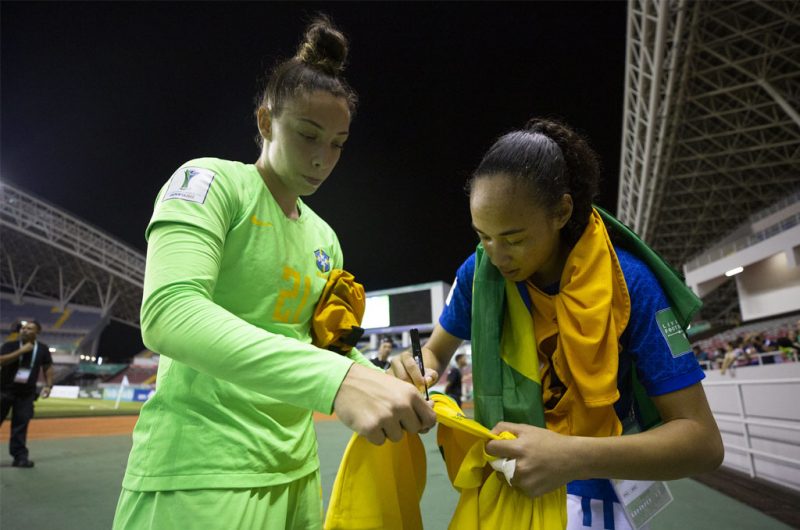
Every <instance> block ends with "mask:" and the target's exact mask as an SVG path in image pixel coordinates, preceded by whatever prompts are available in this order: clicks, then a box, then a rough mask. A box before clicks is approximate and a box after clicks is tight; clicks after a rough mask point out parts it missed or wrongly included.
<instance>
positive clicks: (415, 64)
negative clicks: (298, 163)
mask: <svg viewBox="0 0 800 530" xmlns="http://www.w3.org/2000/svg"><path fill="white" fill-rule="evenodd" d="M0 6H1V7H0V10H2V12H1V13H0V15H2V28H1V29H2V37H1V38H2V42H1V43H0V44H2V46H1V47H2V51H1V52H0V54H1V55H0V61H1V63H0V65H1V68H2V76H0V90H1V94H2V108H1V109H0V111H1V112H2V146H1V147H2V161H1V166H0V170H1V171H2V178H3V179H5V180H7V181H9V182H12V183H14V184H16V185H18V186H20V187H22V188H23V189H25V190H27V191H29V192H31V193H33V194H34V195H37V196H39V197H41V198H43V199H45V200H47V201H49V202H52V203H54V204H56V205H58V206H60V207H61V208H63V209H65V210H67V211H69V212H71V213H73V214H75V215H77V216H78V217H80V218H82V219H84V220H86V221H88V222H89V223H91V224H93V225H95V226H97V227H99V228H101V229H103V230H105V231H107V232H109V233H110V234H112V235H113V236H116V237H117V238H119V239H120V240H122V241H124V242H126V243H128V244H130V245H131V246H133V247H135V248H138V249H140V250H142V251H144V249H145V240H144V229H145V226H146V225H147V221H148V219H149V217H150V214H151V212H152V207H153V200H154V198H155V195H156V193H157V191H158V189H159V188H160V187H161V185H162V184H163V183H164V182H165V181H166V179H167V178H168V177H169V176H170V175H171V174H172V173H173V171H174V170H175V169H176V168H177V167H178V166H179V165H180V164H181V163H183V162H184V161H186V160H189V159H192V158H196V157H201V156H215V157H219V158H227V159H233V160H241V161H246V162H254V161H255V160H256V158H257V157H258V148H257V147H256V144H255V142H254V141H253V137H254V135H255V134H256V132H257V130H256V126H255V121H254V117H253V109H254V101H255V98H256V96H257V94H258V92H259V87H260V86H261V84H262V80H263V78H264V75H265V71H266V70H267V69H268V68H269V67H270V66H272V65H273V64H274V63H275V62H276V61H277V60H278V59H281V58H286V57H289V56H291V55H293V54H294V51H295V48H296V46H297V44H298V42H299V40H300V37H301V34H302V30H303V28H304V27H305V25H306V22H307V21H308V20H309V18H310V17H311V16H312V15H313V14H314V13H315V12H316V11H324V12H326V13H328V14H329V15H331V17H332V18H333V20H334V21H335V22H336V24H337V25H339V26H340V28H341V29H342V30H343V31H344V32H345V33H346V34H347V35H348V37H349V38H350V44H351V51H350V56H349V61H348V63H349V66H348V68H347V70H346V78H347V79H348V81H349V82H350V84H351V85H352V86H353V87H354V88H355V90H356V91H357V92H358V94H359V97H360V100H361V103H360V106H359V109H358V114H357V116H356V119H355V121H354V122H353V125H352V127H351V131H350V132H351V135H350V139H349V141H348V143H347V147H346V149H345V152H344V154H343V156H342V159H341V161H340V162H339V165H338V166H337V167H336V169H335V170H334V172H333V174H332V176H331V178H330V179H329V180H328V181H327V182H326V183H325V185H324V186H323V187H322V188H321V189H320V190H319V191H318V192H317V193H316V194H315V195H313V196H311V197H307V198H304V200H305V201H306V202H307V203H308V204H309V205H311V207H312V208H314V210H315V211H316V212H317V213H319V214H320V215H321V216H322V218H323V219H325V220H326V221H328V223H329V224H330V225H331V226H332V227H333V228H334V230H336V232H337V234H338V235H339V239H340V241H341V243H342V248H343V250H344V254H345V268H347V269H348V270H350V271H351V272H353V273H354V274H355V275H356V278H357V279H358V280H360V281H361V282H362V283H364V285H365V287H366V289H367V291H370V290H376V289H384V288H390V287H397V286H402V285H409V284H414V283H422V282H429V281H439V280H443V281H447V282H450V281H451V280H452V277H453V275H454V272H455V270H456V268H457V267H458V265H459V264H460V263H461V261H463V259H464V258H465V257H466V256H467V255H468V254H469V253H470V252H471V251H472V249H473V248H474V246H475V244H476V242H477V239H476V237H475V235H474V233H473V232H472V230H471V229H470V219H469V212H468V207H467V206H468V205H467V198H466V195H465V194H464V192H463V185H464V181H465V179H466V178H467V176H468V175H469V173H470V172H471V171H472V170H473V169H474V168H475V166H476V165H477V163H478V161H479V160H480V158H481V156H482V154H483V153H484V152H485V151H486V149H487V148H488V147H489V146H490V145H491V143H492V142H493V141H494V140H495V139H496V138H497V137H498V136H499V135H501V134H503V133H504V132H507V131H509V130H511V129H513V128H518V127H521V126H522V125H523V124H524V123H525V121H526V120H527V119H528V118H529V117H532V116H550V117H558V118H561V119H563V120H565V121H566V122H568V123H570V124H571V125H573V126H574V127H576V128H578V129H580V130H581V131H583V132H584V133H585V134H586V135H587V136H588V137H589V139H590V141H591V143H592V145H593V146H594V147H595V149H596V150H597V151H598V153H599V154H600V156H601V159H602V162H603V166H604V171H603V176H604V179H605V181H604V183H603V184H602V186H601V188H602V195H601V196H600V198H599V200H598V203H599V204H601V205H603V206H605V207H607V208H610V209H611V210H612V211H613V210H615V209H616V193H617V189H616V188H617V178H618V173H619V154H620V138H621V128H622V104H623V97H624V73H625V27H626V13H627V12H626V9H627V4H626V3H624V2H597V3H593V2H553V3H549V2H532V3H456V2H446V3H433V4H430V3H331V4H317V3H266V2H263V3H262V2H260V3H197V4H195V3H155V2H152V3H119V2H113V3H106V2H104V3H95V2H90V3H69V2H59V3H55V2H46V3H30V2H24V3H15V2H5V1H4V2H2V4H0Z"/></svg>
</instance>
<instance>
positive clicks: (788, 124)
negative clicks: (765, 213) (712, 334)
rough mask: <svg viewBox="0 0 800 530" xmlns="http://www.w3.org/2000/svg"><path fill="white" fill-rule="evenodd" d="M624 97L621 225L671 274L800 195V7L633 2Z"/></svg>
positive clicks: (719, 308)
mask: <svg viewBox="0 0 800 530" xmlns="http://www.w3.org/2000/svg"><path fill="white" fill-rule="evenodd" d="M625 87H626V88H625V107H624V117H623V139H622V156H621V170H620V182H619V200H618V205H617V206H618V208H617V213H618V215H619V217H620V219H621V220H622V221H624V222H625V223H627V224H628V225H629V226H631V228H633V229H634V230H635V231H636V232H637V233H639V234H640V235H641V236H642V238H643V239H644V240H645V241H647V242H648V243H649V244H650V245H651V246H653V248H655V249H656V250H657V251H659V252H660V253H661V254H662V255H663V256H664V257H665V258H666V259H667V260H668V261H670V262H671V263H672V264H673V265H675V266H680V265H682V264H684V263H685V262H687V261H688V260H689V259H690V258H692V257H693V256H694V255H696V254H698V253H700V252H702V251H703V250H705V249H706V248H708V247H709V246H710V245H712V244H713V243H715V242H716V241H718V240H720V239H722V238H723V237H724V236H725V235H726V234H728V233H729V232H731V231H733V230H734V229H736V228H737V227H738V226H739V225H740V224H741V223H742V221H744V220H745V219H747V218H748V217H749V216H750V215H751V214H753V213H754V212H757V211H758V210H761V209H763V208H766V207H768V206H770V205H771V204H773V203H775V202H777V201H778V200H780V198H782V197H784V196H786V195H789V194H790V193H792V192H794V191H797V190H798V189H800V114H799V111H800V2H797V1H777V0H776V1H767V2H754V1H738V2H729V1H702V2H696V1H692V0H672V1H669V0H631V2H630V5H629V10H628V50H627V66H626V84H625ZM733 292H735V291H733V290H732V289H721V290H720V291H719V293H716V298H720V299H719V300H708V301H706V305H707V307H708V310H705V311H704V316H705V317H706V318H712V319H713V318H715V317H720V316H722V317H724V316H726V315H723V314H722V313H725V312H729V310H730V307H731V301H730V300H729V298H730V296H732V293H733ZM717 302H718V303H717ZM715 313H716V314H715Z"/></svg>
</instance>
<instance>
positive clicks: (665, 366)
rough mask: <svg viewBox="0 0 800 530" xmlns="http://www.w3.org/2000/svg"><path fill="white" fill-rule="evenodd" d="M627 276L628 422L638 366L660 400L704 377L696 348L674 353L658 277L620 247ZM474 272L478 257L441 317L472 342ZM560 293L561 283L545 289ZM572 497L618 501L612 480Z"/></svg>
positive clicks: (621, 380) (623, 367)
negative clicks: (663, 323) (662, 320)
mask: <svg viewBox="0 0 800 530" xmlns="http://www.w3.org/2000/svg"><path fill="white" fill-rule="evenodd" d="M615 251H616V253H617V258H618V259H619V264H620V267H621V268H622V274H623V276H624V277H625V282H626V284H627V287H628V293H629V295H630V299H631V315H630V320H629V321H628V325H627V327H626V328H625V331H624V332H623V334H622V336H621V337H620V360H619V361H620V362H619V372H618V375H617V386H618V387H619V392H620V399H619V400H618V401H617V403H615V405H614V408H615V409H616V412H617V415H618V416H619V418H620V420H624V419H625V418H626V416H627V415H628V414H629V412H630V410H631V406H632V403H633V391H632V389H631V383H630V379H631V378H630V371H631V368H632V366H633V363H634V362H635V364H636V370H637V372H636V373H637V376H638V378H639V381H641V383H642V385H643V386H644V388H645V390H646V391H647V394H648V395H650V396H659V395H662V394H668V393H670V392H674V391H676V390H680V389H683V388H687V387H689V386H692V385H693V384H695V383H697V382H699V381H700V380H702V379H703V378H704V377H705V375H704V373H703V370H702V369H701V368H700V365H699V364H698V362H697V360H696V359H695V356H694V355H693V353H692V350H691V348H689V349H687V350H686V351H678V352H673V351H672V350H671V349H670V345H669V343H668V342H667V339H666V337H665V336H664V334H663V333H662V330H661V327H660V326H659V323H658V321H657V320H656V314H657V313H658V312H659V311H663V310H665V309H668V308H669V307H670V303H669V300H668V299H667V296H666V294H665V293H664V290H663V289H662V287H661V285H660V284H659V283H658V280H657V279H656V277H655V275H654V274H653V273H652V271H651V270H650V269H649V268H648V267H647V265H645V264H644V263H643V262H642V261H641V260H640V259H639V258H637V257H635V256H634V255H632V254H631V253H630V252H627V251H626V250H623V249H620V248H615ZM474 273H475V254H472V255H471V256H470V257H469V258H467V260H466V261H465V262H464V263H463V264H462V265H461V267H459V269H458V272H457V273H456V280H455V283H454V284H453V287H452V289H451V291H450V294H449V296H448V298H447V302H446V305H445V308H444V311H443V312H442V314H441V316H440V317H439V324H440V325H441V326H442V327H443V328H444V329H445V331H447V332H448V333H450V334H451V335H453V336H455V337H458V338H460V339H464V340H469V339H470V336H471V328H472V280H473V276H474ZM517 286H518V288H519V292H520V295H521V296H522V299H523V300H525V302H526V304H528V306H529V307H530V303H531V302H530V295H529V294H528V292H527V288H526V287H525V284H524V283H519V284H517ZM544 290H545V292H547V294H556V293H557V292H558V284H557V283H556V284H554V285H552V286H550V287H549V288H547V289H544ZM567 492H568V493H571V494H575V495H580V496H583V497H591V498H596V499H605V500H616V496H615V495H614V493H613V489H611V486H610V484H609V483H608V482H607V481H599V480H590V481H575V482H571V483H570V484H569V485H568V486H567Z"/></svg>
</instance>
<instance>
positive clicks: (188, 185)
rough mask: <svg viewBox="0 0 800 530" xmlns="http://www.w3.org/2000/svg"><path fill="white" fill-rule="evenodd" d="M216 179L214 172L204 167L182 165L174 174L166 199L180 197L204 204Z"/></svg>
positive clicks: (170, 180) (165, 195)
mask: <svg viewBox="0 0 800 530" xmlns="http://www.w3.org/2000/svg"><path fill="white" fill-rule="evenodd" d="M213 181H214V173H213V172H212V171H209V170H208V169H205V168H202V167H182V168H180V169H179V170H178V171H176V172H175V173H173V174H172V177H170V179H169V187H168V188H167V192H166V193H165V194H164V199H163V200H165V201H168V200H170V199H180V200H183V201H191V202H197V203H200V204H203V203H204V202H206V196H207V195H208V190H209V189H210V188H211V183H212V182H213Z"/></svg>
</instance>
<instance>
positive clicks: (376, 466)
mask: <svg viewBox="0 0 800 530" xmlns="http://www.w3.org/2000/svg"><path fill="white" fill-rule="evenodd" d="M425 472H426V461H425V449H424V448H423V446H422V441H421V440H420V439H419V436H418V435H416V434H415V435H411V436H409V435H408V434H405V435H404V436H403V439H402V440H400V441H399V442H397V443H395V442H391V441H388V440H387V441H386V442H385V443H384V444H383V445H374V444H372V443H370V442H369V441H367V439H366V438H364V437H363V436H359V435H357V434H353V437H352V438H351V439H350V443H348V444H347V449H345V452H344V456H343V457H342V462H341V464H339V471H338V472H337V474H336V480H335V481H334V483H333V492H332V493H331V501H330V504H329V506H328V512H327V514H326V516H325V525H324V528H325V530H379V529H381V530H420V529H421V528H422V516H421V515H420V511H419V500H420V499H421V498H422V492H423V491H424V490H425Z"/></svg>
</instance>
